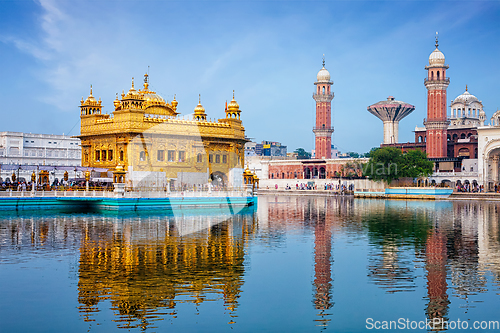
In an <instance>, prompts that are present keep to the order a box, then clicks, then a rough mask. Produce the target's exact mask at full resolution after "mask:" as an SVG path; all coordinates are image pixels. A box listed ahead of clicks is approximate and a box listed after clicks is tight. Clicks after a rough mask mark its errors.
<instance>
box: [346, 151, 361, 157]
mask: <svg viewBox="0 0 500 333" xmlns="http://www.w3.org/2000/svg"><path fill="white" fill-rule="evenodd" d="M346 154H347V155H349V156H350V157H352V158H359V154H358V153H356V152H354V151H348V152H347V153H346Z"/></svg>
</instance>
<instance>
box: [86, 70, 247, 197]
mask: <svg viewBox="0 0 500 333" xmlns="http://www.w3.org/2000/svg"><path fill="white" fill-rule="evenodd" d="M177 106H178V102H177V100H176V99H175V96H174V99H173V100H172V101H171V102H168V101H165V100H164V99H163V98H162V97H161V96H159V95H158V94H157V93H156V92H154V91H151V90H150V89H149V76H148V74H145V75H144V86H143V88H142V89H139V90H136V89H135V87H134V80H133V79H132V87H131V88H130V89H129V91H128V92H127V93H125V92H122V94H121V99H119V98H118V94H117V96H116V99H115V100H114V111H113V112H112V114H105V113H102V107H103V106H102V102H101V99H99V100H98V101H97V100H96V99H95V97H94V96H93V95H92V86H91V88H90V95H89V96H88V97H87V99H86V100H84V99H83V98H82V100H81V103H80V109H81V114H80V118H81V132H80V133H81V134H80V136H78V137H79V138H80V140H81V144H82V166H85V167H89V168H107V169H109V170H110V171H116V170H117V168H118V169H120V170H122V168H123V170H125V171H126V179H127V182H128V183H129V184H130V185H134V186H159V185H162V186H165V184H166V182H172V183H174V184H176V185H179V186H180V185H183V186H188V185H189V186H196V185H203V184H207V182H208V181H209V179H210V180H211V181H212V183H213V184H214V185H221V186H236V187H239V186H241V185H242V184H243V165H244V145H245V143H246V142H247V141H248V140H247V139H246V138H245V129H244V127H243V126H242V121H241V119H240V115H241V110H240V108H239V105H238V103H237V102H236V100H235V99H234V91H233V99H232V100H231V102H230V103H229V104H227V102H226V108H225V114H226V117H225V118H222V119H218V120H214V121H210V120H207V115H206V113H205V108H204V107H203V106H202V105H201V98H200V100H199V102H198V105H197V106H196V107H195V109H194V113H193V115H192V116H190V117H186V116H185V117H180V116H179V113H178V112H177Z"/></svg>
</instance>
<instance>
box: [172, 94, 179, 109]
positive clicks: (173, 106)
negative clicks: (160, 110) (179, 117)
mask: <svg viewBox="0 0 500 333" xmlns="http://www.w3.org/2000/svg"><path fill="white" fill-rule="evenodd" d="M177 105H179V102H177V100H176V99H175V95H174V100H173V101H172V109H173V110H174V112H176V111H177Z"/></svg>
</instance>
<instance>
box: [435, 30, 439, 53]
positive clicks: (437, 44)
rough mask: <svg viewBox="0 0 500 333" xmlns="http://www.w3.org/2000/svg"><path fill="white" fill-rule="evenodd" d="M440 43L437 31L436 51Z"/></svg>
mask: <svg viewBox="0 0 500 333" xmlns="http://www.w3.org/2000/svg"><path fill="white" fill-rule="evenodd" d="M438 46H439V43H438V32H437V31H436V49H437V48H438Z"/></svg>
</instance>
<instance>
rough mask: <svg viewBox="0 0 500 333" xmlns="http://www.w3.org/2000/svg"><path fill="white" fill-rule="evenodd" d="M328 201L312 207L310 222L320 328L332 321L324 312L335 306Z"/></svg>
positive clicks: (315, 296)
mask: <svg viewBox="0 0 500 333" xmlns="http://www.w3.org/2000/svg"><path fill="white" fill-rule="evenodd" d="M325 203H326V199H323V200H320V199H318V200H317V201H316V202H315V206H316V207H312V209H311V216H310V220H311V221H315V222H314V283H313V284H314V287H315V289H316V290H315V294H314V306H315V307H316V309H318V310H320V313H319V314H318V315H320V316H321V319H319V320H317V321H318V322H319V323H320V324H318V325H320V326H326V325H327V323H328V322H329V321H330V320H331V319H325V318H324V315H325V313H324V311H325V310H328V309H330V308H331V307H332V306H333V302H332V295H331V292H332V290H331V289H332V283H331V282H332V272H331V265H332V231H331V225H330V224H329V223H327V219H326V213H327V210H326V209H325V207H324V204H325Z"/></svg>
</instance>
